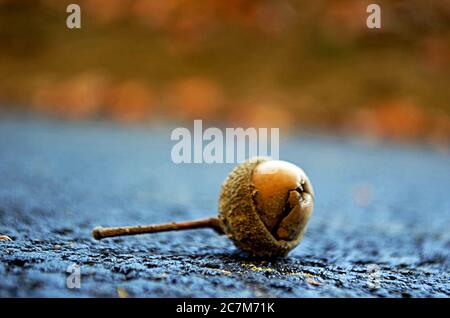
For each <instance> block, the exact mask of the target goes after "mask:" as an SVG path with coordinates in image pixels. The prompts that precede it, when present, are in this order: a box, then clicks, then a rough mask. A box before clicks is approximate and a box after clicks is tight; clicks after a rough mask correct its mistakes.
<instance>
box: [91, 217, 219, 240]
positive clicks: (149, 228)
mask: <svg viewBox="0 0 450 318" xmlns="http://www.w3.org/2000/svg"><path fill="white" fill-rule="evenodd" d="M200 228H210V229H213V230H215V231H216V232H217V233H219V234H224V232H223V230H222V227H221V226H220V221H219V219H218V218H215V217H212V218H207V219H200V220H194V221H184V222H172V223H164V224H150V225H136V226H119V227H101V226H97V227H95V228H94V229H93V230H92V236H93V237H94V238H95V239H96V240H101V239H103V238H106V237H115V236H125V235H136V234H147V233H158V232H168V231H182V230H192V229H200Z"/></svg>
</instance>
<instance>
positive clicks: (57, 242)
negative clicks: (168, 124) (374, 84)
mask: <svg viewBox="0 0 450 318" xmlns="http://www.w3.org/2000/svg"><path fill="white" fill-rule="evenodd" d="M173 144H174V142H172V141H171V140H170V130H168V129H155V128H152V129H149V128H143V127H140V128H130V127H123V126H119V125H114V124H109V123H77V124H75V123H64V122H58V121H49V120H42V119H39V120H32V119H26V118H20V117H19V118H17V117H7V118H2V119H0V234H4V235H9V236H10V237H11V238H12V239H13V241H0V297H119V296H122V297H125V296H127V297H322V296H325V297H330V296H331V297H333V296H337V297H355V296H356V297H449V296H450V283H449V278H450V273H449V268H450V266H449V265H450V257H449V256H450V231H449V228H450V196H449V194H450V193H449V189H450V155H449V154H448V153H447V154H446V153H437V152H433V151H430V150H429V149H425V148H422V147H418V146H407V145H386V144H385V145H369V144H365V143H362V142H360V141H358V140H345V139H340V138H337V137H325V136H306V135H302V136H301V137H298V138H290V139H288V140H284V141H283V143H282V144H281V146H280V158H281V159H284V160H288V161H291V162H293V163H295V164H298V165H299V166H301V167H302V168H303V169H304V170H305V171H306V172H307V174H308V175H309V177H310V179H311V181H312V183H313V185H314V187H315V191H316V206H315V210H314V213H313V216H312V219H311V222H310V225H309V228H308V230H307V233H306V235H305V238H304V240H303V242H302V243H301V244H300V245H299V246H298V247H297V248H296V249H295V250H294V251H293V252H292V253H291V254H290V255H289V257H287V258H284V259H276V260H262V259H254V258H251V257H248V256H246V255H245V254H242V253H240V252H239V251H238V250H237V249H236V248H235V247H234V246H233V244H232V243H231V242H230V241H228V239H227V238H226V237H225V236H219V235H216V234H215V233H214V232H213V231H211V230H207V229H205V230H194V231H185V232H176V233H160V234H154V235H143V236H137V237H126V238H116V239H109V240H103V241H100V242H99V241H95V240H93V239H92V238H91V229H92V228H93V227H94V226H97V225H103V226H118V225H133V224H147V223H159V222H168V221H181V220H189V219H195V218H201V217H206V216H210V215H215V214H216V211H217V197H218V194H219V190H220V184H221V183H222V181H223V179H224V178H225V177H226V175H227V173H228V171H229V170H230V169H231V168H232V167H233V165H228V164H217V165H202V164H191V165H175V164H173V163H172V161H171V160H170V151H171V147H172V146H173ZM72 264H77V265H79V266H80V272H81V280H80V282H81V287H80V288H73V289H71V288H68V287H67V284H66V283H67V279H68V278H69V280H70V278H71V277H72V276H70V273H67V272H66V271H67V268H68V267H69V266H70V265H72Z"/></svg>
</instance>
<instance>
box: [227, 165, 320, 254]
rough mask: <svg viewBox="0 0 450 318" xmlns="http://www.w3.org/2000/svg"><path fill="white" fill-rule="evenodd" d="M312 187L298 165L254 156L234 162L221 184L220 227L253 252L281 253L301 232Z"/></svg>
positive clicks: (311, 199)
mask: <svg viewBox="0 0 450 318" xmlns="http://www.w3.org/2000/svg"><path fill="white" fill-rule="evenodd" d="M313 205H314V191H313V188H312V186H311V183H310V181H309V179H308V177H307V176H306V174H305V173H304V172H303V170H302V169H300V168H298V167H297V166H295V165H293V164H290V163H288V162H285V161H279V160H271V159H270V158H267V157H256V158H253V159H250V160H248V161H245V162H243V163H242V164H240V165H238V166H236V167H235V168H234V169H233V170H232V171H231V172H230V174H229V175H228V177H227V178H226V180H225V182H224V183H223V185H222V189H221V193H220V199H219V220H220V222H221V226H222V228H223V231H224V232H225V233H226V234H227V235H228V237H229V238H230V239H231V240H232V241H233V242H234V243H235V245H236V246H238V247H239V248H240V249H242V250H243V251H246V252H248V253H249V254H251V255H253V256H261V257H275V256H285V255H287V254H288V253H289V251H290V250H292V249H293V248H294V247H296V246H297V245H298V244H299V243H300V241H301V239H302V236H303V234H304V232H305V229H306V225H307V223H308V220H309V218H310V215H311V213H312V209H313Z"/></svg>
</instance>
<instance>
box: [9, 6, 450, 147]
mask: <svg viewBox="0 0 450 318" xmlns="http://www.w3.org/2000/svg"><path fill="white" fill-rule="evenodd" d="M73 2H74V1H56V0H35V1H31V0H21V1H17V0H0V74H1V76H0V114H5V113H11V112H13V113H15V112H19V113H23V112H25V113H38V114H43V115H45V116H51V117H57V118H63V119H64V120H70V121H73V120H75V121H78V120H97V119H100V120H112V121H118V122H121V123H125V124H128V125H134V124H140V125H142V124H144V125H163V124H164V123H168V122H177V123H178V122H181V123H184V122H186V123H192V120H193V119H203V120H204V121H205V122H207V123H211V124H215V125H223V126H229V127H236V126H244V127H249V126H256V127H280V128H282V132H286V131H291V132H296V131H323V132H328V133H333V134H336V133H339V134H349V135H358V136H367V137H369V138H370V140H375V141H378V140H396V141H398V140H400V141H408V142H418V143H425V144H427V145H431V146H433V147H435V148H436V149H440V150H448V149H449V145H450V105H449V101H450V90H449V87H450V72H449V71H450V41H449V39H450V28H449V26H450V2H449V1H446V0H434V1H419V0H413V1H412V0H408V1H377V3H378V4H379V5H380V6H381V8H382V28H381V29H372V30H371V29H368V28H367V26H366V18H367V16H368V13H366V7H367V5H368V4H369V3H371V2H373V1H361V0H347V1H331V0H330V1H325V0H324V1H276V0H254V1H249V0H227V1H215V0H164V1H161V0H78V1H76V2H75V3H77V4H79V5H80V6H81V24H82V28H81V29H72V30H70V29H68V28H67V27H66V18H67V16H68V13H66V7H67V5H68V4H70V3H73Z"/></svg>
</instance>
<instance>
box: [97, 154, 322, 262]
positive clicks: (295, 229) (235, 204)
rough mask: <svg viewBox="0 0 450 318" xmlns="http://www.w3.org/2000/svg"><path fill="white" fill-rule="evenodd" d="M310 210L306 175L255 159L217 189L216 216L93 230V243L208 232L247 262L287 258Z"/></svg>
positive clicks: (311, 201) (311, 200) (311, 203)
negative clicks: (146, 235) (231, 244)
mask: <svg viewBox="0 0 450 318" xmlns="http://www.w3.org/2000/svg"><path fill="white" fill-rule="evenodd" d="M313 206H314V190H313V188H312V185H311V182H310V181H309V178H308V177H307V175H306V174H305V172H304V171H303V170H302V169H300V168H299V167H297V166H296V165H294V164H291V163H289V162H286V161H280V160H272V159H270V158H266V157H256V158H253V159H250V160H247V161H245V162H243V163H241V164H239V165H238V166H236V167H235V168H234V169H233V170H232V171H231V172H230V174H229V175H228V176H227V178H226V180H225V181H224V183H223V184H222V189H221V192H220V198H219V216H218V217H212V218H207V219H201V220H195V221H186V222H179V223H167V224H156V225H143V226H129V227H115V228H103V227H96V228H94V229H93V231H92V234H93V236H94V238H95V239H102V238H105V237H114V236H122V235H134V234H144V233H156V232H164V231H178V230H186V229H195V228H212V229H214V230H215V231H216V232H218V233H220V234H226V235H227V236H228V238H229V239H230V240H232V241H233V242H234V244H235V245H236V246H237V247H238V248H240V249H241V250H243V251H245V252H247V253H248V254H250V255H252V256H258V257H277V256H286V255H287V254H288V253H289V252H290V251H291V250H292V249H293V248H295V247H296V246H297V245H298V244H299V243H300V241H301V239H302V237H303V234H304V233H305V230H306V226H307V224H308V221H309V218H310V217H311V213H312V210H313Z"/></svg>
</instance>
